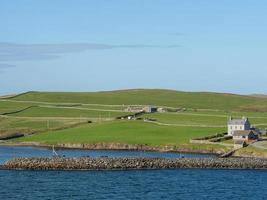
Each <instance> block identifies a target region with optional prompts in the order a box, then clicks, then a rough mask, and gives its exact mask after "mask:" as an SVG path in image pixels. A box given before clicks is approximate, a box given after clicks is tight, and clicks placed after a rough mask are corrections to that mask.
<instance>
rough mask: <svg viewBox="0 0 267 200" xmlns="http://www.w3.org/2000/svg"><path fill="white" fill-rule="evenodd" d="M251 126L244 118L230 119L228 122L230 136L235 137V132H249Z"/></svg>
mask: <svg viewBox="0 0 267 200" xmlns="http://www.w3.org/2000/svg"><path fill="white" fill-rule="evenodd" d="M249 130H251V125H250V122H249V120H248V118H246V117H243V118H242V119H233V118H232V117H230V119H229V121H228V135H230V136H233V135H234V133H235V131H249Z"/></svg>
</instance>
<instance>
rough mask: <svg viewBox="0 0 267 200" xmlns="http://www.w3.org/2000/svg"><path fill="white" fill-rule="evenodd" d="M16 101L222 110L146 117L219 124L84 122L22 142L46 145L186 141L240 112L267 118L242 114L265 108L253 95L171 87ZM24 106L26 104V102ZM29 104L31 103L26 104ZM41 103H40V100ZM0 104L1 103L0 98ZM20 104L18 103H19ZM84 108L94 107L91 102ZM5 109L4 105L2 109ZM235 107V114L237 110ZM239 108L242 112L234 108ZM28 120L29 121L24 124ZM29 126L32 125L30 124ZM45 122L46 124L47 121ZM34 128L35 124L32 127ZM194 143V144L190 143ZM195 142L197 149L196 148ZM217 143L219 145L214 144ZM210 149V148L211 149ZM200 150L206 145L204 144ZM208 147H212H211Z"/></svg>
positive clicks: (40, 95) (47, 111) (43, 112)
mask: <svg viewBox="0 0 267 200" xmlns="http://www.w3.org/2000/svg"><path fill="white" fill-rule="evenodd" d="M11 100H18V101H40V102H50V103H55V104H60V103H83V104H84V103H85V104H105V105H106V104H108V105H130V104H133V105H136V104H142V105H161V106H170V107H186V108H193V109H213V110H219V111H211V110H203V111H197V112H196V111H192V110H191V111H187V112H184V113H162V114H159V113H156V114H152V115H147V117H149V118H156V119H157V120H158V121H159V122H163V123H170V124H183V125H208V126H209V125H210V126H218V127H215V128H199V127H183V126H180V127H179V126H159V125H155V124H149V123H144V122H142V121H124V122H121V121H120V122H118V121H117V122H109V123H101V124H98V123H96V124H90V125H83V126H81V127H76V128H71V129H66V130H62V131H55V132H54V131H53V132H47V133H42V134H38V135H34V136H30V137H25V138H22V139H20V140H19V141H37V142H42V143H49V144H56V143H65V142H66V143H102V142H106V143H129V144H148V145H153V146H155V145H156V146H157V145H178V146H179V145H184V144H186V145H188V142H189V140H190V139H191V138H195V137H200V136H206V135H209V134H214V133H216V132H225V131H226V129H225V128H221V127H219V126H225V125H226V121H227V117H228V116H229V114H230V113H231V114H232V115H233V116H237V117H241V116H242V115H245V116H249V117H251V122H252V123H262V124H265V123H266V122H267V114H266V113H263V112H261V113H259V112H246V113H245V112H240V111H238V110H242V109H243V108H253V109H256V108H264V109H265V108H267V99H264V98H255V97H249V96H240V95H230V94H217V93H188V92H176V91H169V90H127V91H113V92H97V93H50V92H49V93H47V92H31V93H26V94H23V95H19V96H16V97H13V98H11ZM23 104H25V103H23ZM27 104H28V103H27ZM39 104H40V103H39ZM0 105H1V102H0ZM105 105H99V106H97V105H94V106H93V107H94V108H100V109H114V108H115V109H122V107H114V106H113V107H107V108H106V106H105ZM17 106H19V103H18V104H17ZM80 107H84V108H90V107H91V106H90V105H81V106H80ZM0 109H1V108H0ZM233 111H234V112H233ZM236 111H238V112H236ZM99 113H101V111H84V110H71V109H66V108H43V107H35V108H31V109H29V110H26V111H23V112H21V113H18V114H14V115H15V116H19V117H20V116H30V117H37V116H39V117H40V116H41V117H80V116H82V117H98V116H99ZM108 113H111V117H112V116H121V115H122V114H123V113H120V112H105V111H104V112H103V114H102V115H101V117H108V116H109V114H108ZM25 123H26V122H25ZM29 124H31V123H30V122H29ZM44 124H45V123H44ZM29 126H31V125H29ZM192 146H193V145H192ZM196 146H197V145H195V146H194V147H196ZM213 147H215V146H213ZM213 147H212V148H213ZM197 148H200V149H202V148H208V147H207V145H201V146H198V147H197ZM209 148H210V147H209Z"/></svg>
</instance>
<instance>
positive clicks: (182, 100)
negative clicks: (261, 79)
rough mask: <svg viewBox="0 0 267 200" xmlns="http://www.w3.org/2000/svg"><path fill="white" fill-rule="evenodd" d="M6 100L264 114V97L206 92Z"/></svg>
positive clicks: (32, 95) (135, 92)
mask: <svg viewBox="0 0 267 200" xmlns="http://www.w3.org/2000/svg"><path fill="white" fill-rule="evenodd" d="M9 99H13V100H18V101H40V102H50V103H83V104H104V105H156V106H169V107H178V108H192V109H217V110H226V111H230V110H231V111H233V110H235V111H253V112H254V111H261V112H263V111H264V112H265V111H267V98H260V97H253V96H244V95H235V94H224V93H209V92H178V91H172V90H157V89H153V90H152V89H151V90H146V89H135V90H120V91H110V92H87V93H86V92H27V93H24V94H21V95H17V96H15V97H11V98H9Z"/></svg>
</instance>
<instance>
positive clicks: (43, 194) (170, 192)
mask: <svg viewBox="0 0 267 200" xmlns="http://www.w3.org/2000/svg"><path fill="white" fill-rule="evenodd" d="M59 153H60V154H61V153H62V154H65V155H66V156H73V155H78V156H82V155H86V156H88V155H89V156H92V157H93V156H94V157H98V156H110V157H118V156H120V157H121V156H143V157H144V156H147V157H168V158H174V157H179V156H180V155H179V154H174V153H167V154H166V153H153V152H132V151H74V150H70V151H59ZM18 155H19V156H23V155H24V156H27V157H32V156H51V151H50V150H46V149H35V148H24V147H23V148H21V147H20V148H18V147H15V148H13V147H1V148H0V160H2V162H3V160H6V159H8V158H11V157H16V156H18ZM185 156H187V157H190V156H194V157H195V156H198V155H190V154H185ZM201 156H203V155H201ZM5 199H33V200H39V199H66V200H69V199H153V200H154V199H155V200H157V199H189V200H191V199H200V200H201V199H205V200H207V199H228V200H232V199H233V200H235V199H238V200H242V199H248V200H250V199H252V200H258V199H267V171H264V170H200V169H179V170H141V171H138V170H132V171H9V170H2V171H1V170H0V200H5Z"/></svg>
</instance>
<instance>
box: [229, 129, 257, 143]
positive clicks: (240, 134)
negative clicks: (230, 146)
mask: <svg viewBox="0 0 267 200" xmlns="http://www.w3.org/2000/svg"><path fill="white" fill-rule="evenodd" d="M233 139H234V141H251V140H257V139H258V133H257V132H256V131H254V130H239V131H235V132H234V134H233Z"/></svg>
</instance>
